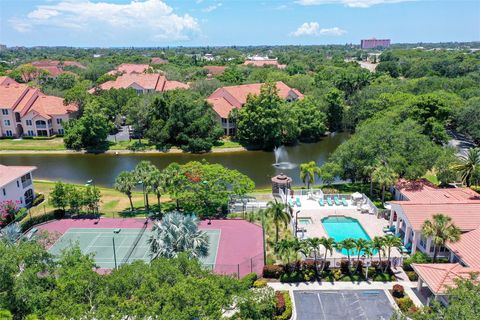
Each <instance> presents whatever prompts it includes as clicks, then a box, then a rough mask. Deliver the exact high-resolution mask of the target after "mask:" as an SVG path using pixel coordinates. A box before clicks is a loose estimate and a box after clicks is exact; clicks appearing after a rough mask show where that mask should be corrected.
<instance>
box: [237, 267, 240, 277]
mask: <svg viewBox="0 0 480 320" xmlns="http://www.w3.org/2000/svg"><path fill="white" fill-rule="evenodd" d="M237 278H238V279H240V264H237Z"/></svg>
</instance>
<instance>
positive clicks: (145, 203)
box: [138, 180, 148, 217]
mask: <svg viewBox="0 0 480 320" xmlns="http://www.w3.org/2000/svg"><path fill="white" fill-rule="evenodd" d="M138 184H141V185H142V191H143V207H144V210H145V217H147V216H148V212H147V195H146V194H145V184H144V183H143V181H142V180H140V181H138Z"/></svg>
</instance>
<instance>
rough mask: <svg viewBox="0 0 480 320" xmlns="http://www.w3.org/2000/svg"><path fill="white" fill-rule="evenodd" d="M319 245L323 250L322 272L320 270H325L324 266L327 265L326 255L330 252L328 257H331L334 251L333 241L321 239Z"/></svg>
mask: <svg viewBox="0 0 480 320" xmlns="http://www.w3.org/2000/svg"><path fill="white" fill-rule="evenodd" d="M320 244H321V245H322V246H323V248H324V249H325V255H324V256H323V264H322V270H321V272H323V270H324V269H325V265H326V264H327V253H328V252H330V255H332V254H333V249H335V239H333V238H321V239H320Z"/></svg>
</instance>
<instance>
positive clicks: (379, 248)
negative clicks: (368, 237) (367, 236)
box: [371, 237, 385, 267]
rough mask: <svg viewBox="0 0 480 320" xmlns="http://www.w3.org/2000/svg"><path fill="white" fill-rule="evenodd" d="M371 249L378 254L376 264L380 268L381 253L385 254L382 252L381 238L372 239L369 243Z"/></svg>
mask: <svg viewBox="0 0 480 320" xmlns="http://www.w3.org/2000/svg"><path fill="white" fill-rule="evenodd" d="M371 248H372V249H373V250H377V252H378V264H379V266H380V267H381V266H382V252H385V251H384V250H383V237H374V238H373V240H372V242H371Z"/></svg>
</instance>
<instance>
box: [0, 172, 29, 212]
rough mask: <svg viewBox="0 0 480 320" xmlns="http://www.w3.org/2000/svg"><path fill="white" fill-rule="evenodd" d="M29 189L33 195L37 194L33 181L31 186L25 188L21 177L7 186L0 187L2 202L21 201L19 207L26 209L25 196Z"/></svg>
mask: <svg viewBox="0 0 480 320" xmlns="http://www.w3.org/2000/svg"><path fill="white" fill-rule="evenodd" d="M30 175H31V174H30ZM28 189H32V192H33V194H35V190H34V188H33V180H32V183H31V184H30V185H28V186H25V187H23V185H22V180H21V177H19V178H18V179H16V180H14V181H12V182H10V183H8V184H6V185H3V186H0V201H7V200H12V201H19V206H20V207H25V206H26V204H25V197H24V194H25V192H26V191H27V190H28Z"/></svg>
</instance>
